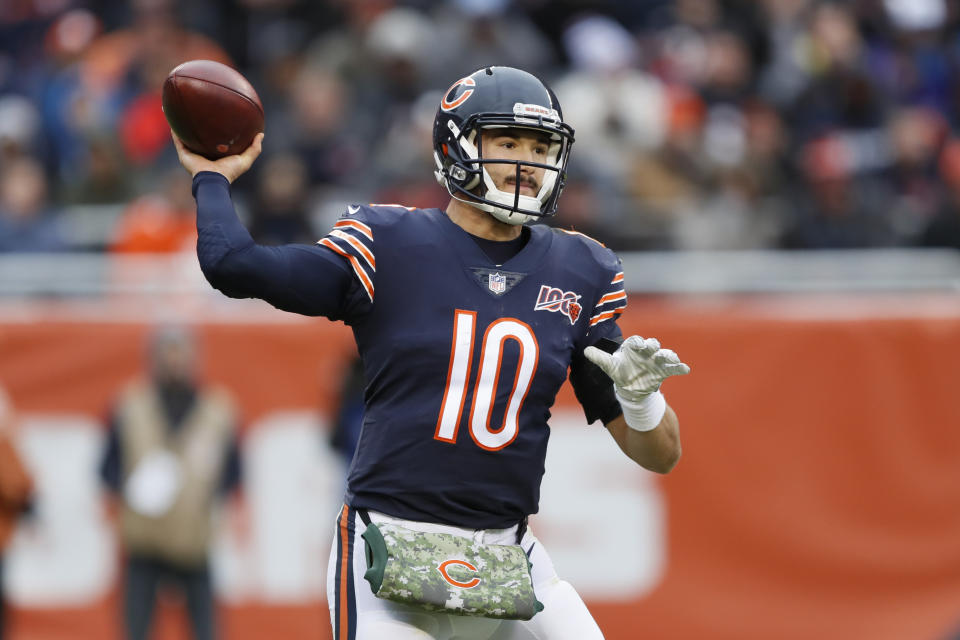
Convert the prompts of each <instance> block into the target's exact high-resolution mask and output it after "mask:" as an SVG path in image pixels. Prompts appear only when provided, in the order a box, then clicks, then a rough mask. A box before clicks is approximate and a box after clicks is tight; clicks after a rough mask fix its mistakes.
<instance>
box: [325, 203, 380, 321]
mask: <svg viewBox="0 0 960 640" xmlns="http://www.w3.org/2000/svg"><path fill="white" fill-rule="evenodd" d="M317 244H319V245H321V246H324V247H326V248H328V249H330V250H331V251H333V252H334V253H336V254H338V255H340V256H341V257H342V258H343V259H344V260H346V261H347V262H348V263H349V264H350V267H351V268H352V269H353V273H354V275H356V276H357V280H359V281H360V284H361V285H362V286H363V289H364V291H366V292H367V296H369V297H370V302H373V276H374V274H375V273H376V271H377V262H376V259H375V258H374V255H373V229H371V228H370V226H369V225H367V224H364V223H363V222H360V221H359V220H348V219H344V220H339V221H337V223H336V224H335V225H333V229H331V230H330V233H328V234H327V235H326V236H324V237H323V238H321V239H320V241H319V242H317Z"/></svg>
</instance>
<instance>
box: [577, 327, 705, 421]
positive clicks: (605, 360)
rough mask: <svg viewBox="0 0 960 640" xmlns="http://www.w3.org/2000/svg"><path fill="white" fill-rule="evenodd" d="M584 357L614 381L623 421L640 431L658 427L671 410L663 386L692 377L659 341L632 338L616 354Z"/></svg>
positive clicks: (590, 352) (593, 352) (590, 350)
mask: <svg viewBox="0 0 960 640" xmlns="http://www.w3.org/2000/svg"><path fill="white" fill-rule="evenodd" d="M583 355H584V356H586V358H587V359H588V360H590V362H592V363H594V364H595V365H597V366H598V367H600V368H601V369H603V371H604V372H605V373H606V374H607V375H608V376H610V379H611V380H613V385H614V389H615V390H616V393H617V400H619V401H620V406H621V407H622V408H623V417H624V419H625V420H626V422H627V424H628V425H629V426H630V427H631V428H633V429H636V430H637V431H649V430H650V429H653V428H654V427H656V426H657V425H658V424H659V423H660V420H661V419H662V418H663V414H664V413H665V412H666V410H667V401H666V400H665V399H664V397H663V394H661V393H660V384H661V383H662V382H663V381H664V380H666V379H667V378H669V377H670V376H679V375H685V374H687V373H690V367H688V366H687V365H686V364H684V363H683V362H680V358H679V357H678V356H677V354H676V353H674V352H673V351H671V350H670V349H661V348H660V342H659V341H658V340H657V339H656V338H647V339H646V340H644V339H643V338H641V337H640V336H630V337H629V338H627V339H626V340H624V342H623V344H622V345H620V348H619V349H617V350H616V351H615V352H613V353H607V352H606V351H602V350H601V349H598V348H596V347H587V348H586V349H584V350H583Z"/></svg>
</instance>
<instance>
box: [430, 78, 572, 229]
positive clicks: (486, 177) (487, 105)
mask: <svg viewBox="0 0 960 640" xmlns="http://www.w3.org/2000/svg"><path fill="white" fill-rule="evenodd" d="M507 127H510V128H521V129H532V130H535V131H540V132H543V133H546V134H547V135H548V136H549V139H550V144H549V147H548V150H547V158H546V162H545V163H539V162H522V161H518V160H501V159H490V158H484V157H483V153H482V149H483V144H482V136H483V133H484V131H485V130H488V129H494V128H501V129H502V128H507ZM572 144H573V128H572V127H571V126H570V125H568V124H566V123H565V122H564V121H563V114H562V113H561V111H560V103H559V102H558V101H557V96H556V95H554V93H553V91H551V90H550V88H549V87H547V85H545V84H544V83H543V82H541V81H540V80H539V79H538V78H537V77H536V76H533V75H531V74H529V73H527V72H526V71H521V70H520V69H514V68H512V67H485V68H483V69H480V70H478V71H475V72H473V73H472V74H470V75H469V76H467V77H465V78H461V79H459V80H457V81H456V82H454V83H453V86H451V87H450V88H449V89H448V90H447V92H446V93H445V94H444V96H443V99H442V100H441V101H440V108H439V110H438V111H437V116H436V118H435V119H434V121H433V157H434V160H435V162H436V165H437V169H436V171H435V175H436V176H437V181H438V182H439V183H440V184H441V185H443V186H444V187H446V189H447V191H448V192H449V193H450V195H451V196H452V197H454V198H456V199H458V200H461V201H463V202H467V203H469V204H471V205H473V206H475V207H477V208H479V209H482V210H483V211H486V212H488V213H490V214H491V215H493V216H494V217H495V218H497V219H498V220H501V221H502V222H506V223H508V224H524V223H526V222H530V221H533V220H537V219H540V218H544V217H547V216H551V215H553V214H554V213H556V211H557V199H558V198H559V197H560V192H561V191H562V190H563V185H564V182H565V180H566V167H567V159H568V158H569V157H570V147H571V145H572ZM492 163H497V164H512V165H515V167H516V171H517V181H516V188H515V189H514V191H513V192H512V193H511V192H508V191H501V190H499V189H497V187H496V185H495V184H494V182H493V179H492V178H491V177H490V174H489V173H488V172H487V170H486V168H485V165H487V164H492ZM523 166H526V167H535V168H542V169H544V178H543V184H542V185H541V187H540V191H539V192H538V193H537V194H536V195H535V196H527V195H521V194H520V170H521V167H523Z"/></svg>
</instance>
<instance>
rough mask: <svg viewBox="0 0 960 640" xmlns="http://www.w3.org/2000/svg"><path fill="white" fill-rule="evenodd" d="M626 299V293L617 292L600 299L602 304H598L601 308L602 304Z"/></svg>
mask: <svg viewBox="0 0 960 640" xmlns="http://www.w3.org/2000/svg"><path fill="white" fill-rule="evenodd" d="M626 298H627V292H626V291H617V292H616V293H608V294H607V295H605V296H603V297H602V298H600V302H598V303H597V306H598V307H599V306H600V305H602V304H606V303H608V302H613V301H614V300H626Z"/></svg>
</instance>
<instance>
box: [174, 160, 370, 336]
mask: <svg viewBox="0 0 960 640" xmlns="http://www.w3.org/2000/svg"><path fill="white" fill-rule="evenodd" d="M193 196H194V198H196V200H197V236H198V237H197V258H198V259H199V260H200V269H201V270H202V271H203V275H204V276H205V277H206V278H207V281H208V282H209V283H210V284H211V285H212V286H213V287H214V288H215V289H218V290H219V291H221V292H222V293H224V294H225V295H227V296H229V297H231V298H260V299H263V300H266V301H267V302H269V303H270V304H272V305H273V306H275V307H277V308H278V309H282V310H284V311H292V312H294V313H300V314H303V315H308V316H326V317H328V318H330V319H331V320H340V319H344V317H345V316H346V315H348V314H349V309H348V308H347V307H348V306H349V299H350V298H351V296H350V295H349V292H350V288H351V286H352V282H353V278H352V272H351V271H350V268H349V267H348V266H347V265H346V263H344V261H343V260H342V259H341V258H340V257H339V256H337V255H336V254H335V253H334V252H333V251H330V250H329V249H327V248H325V247H322V246H319V245H318V246H312V245H298V244H289V245H284V246H280V247H266V246H262V245H258V244H256V243H255V242H254V241H253V238H252V237H251V236H250V233H249V232H248V231H247V229H246V228H245V227H244V226H243V224H242V223H241V222H240V220H239V218H237V214H236V211H235V210H234V208H233V202H232V201H231V200H230V183H229V181H227V179H226V178H225V177H224V176H222V175H220V174H219V173H213V172H209V171H201V172H200V173H198V174H197V175H196V176H195V177H194V179H193Z"/></svg>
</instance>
